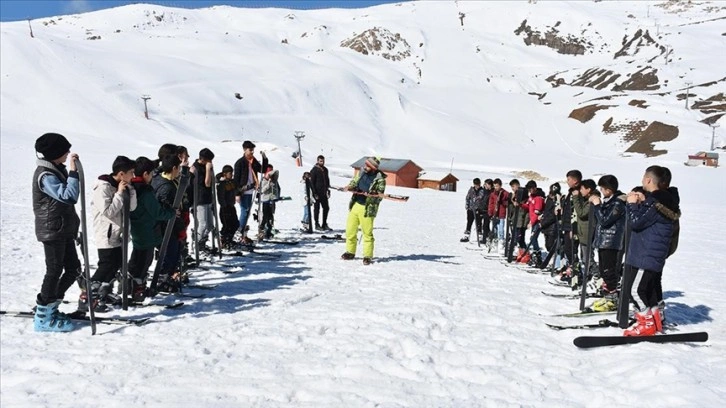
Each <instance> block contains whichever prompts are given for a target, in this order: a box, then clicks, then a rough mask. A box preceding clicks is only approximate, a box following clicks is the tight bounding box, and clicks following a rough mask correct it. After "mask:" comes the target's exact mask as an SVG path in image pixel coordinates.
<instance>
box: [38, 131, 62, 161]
mask: <svg viewBox="0 0 726 408" xmlns="http://www.w3.org/2000/svg"><path fill="white" fill-rule="evenodd" d="M70 150H71V144H70V142H68V139H66V138H65V136H63V135H61V134H58V133H46V134H44V135H43V136H41V137H39V138H38V139H37V140H36V141H35V151H36V152H38V153H40V154H42V155H43V158H44V159H46V160H55V159H57V158H59V157H61V156H63V155H64V154H66V153H68V152H69V151H70Z"/></svg>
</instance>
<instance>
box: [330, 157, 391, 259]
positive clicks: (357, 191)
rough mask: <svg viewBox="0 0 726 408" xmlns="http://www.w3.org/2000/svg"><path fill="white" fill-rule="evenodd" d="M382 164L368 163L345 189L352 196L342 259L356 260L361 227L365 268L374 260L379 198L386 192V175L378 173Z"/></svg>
mask: <svg viewBox="0 0 726 408" xmlns="http://www.w3.org/2000/svg"><path fill="white" fill-rule="evenodd" d="M380 164H381V161H380V160H379V159H377V158H375V157H369V158H367V159H366V161H365V164H364V165H363V168H361V170H360V171H359V172H358V174H357V175H356V176H355V177H353V180H351V181H350V183H348V185H347V186H346V187H344V188H343V190H344V191H351V192H353V196H352V197H351V199H350V204H349V205H348V208H349V210H350V211H349V212H348V221H347V222H346V226H345V253H344V254H343V255H342V256H341V258H342V259H345V260H351V259H353V258H355V251H356V247H357V245H358V226H359V225H360V229H361V231H362V232H363V238H362V239H363V265H370V264H371V262H372V259H373V243H374V241H375V239H374V238H373V221H374V220H375V218H376V214H378V205H379V204H380V202H381V200H382V198H381V197H380V195H381V194H383V193H384V192H385V191H386V175H385V174H384V173H383V172H381V171H380V170H378V166H379V165H380Z"/></svg>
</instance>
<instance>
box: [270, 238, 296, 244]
mask: <svg viewBox="0 0 726 408" xmlns="http://www.w3.org/2000/svg"><path fill="white" fill-rule="evenodd" d="M263 242H265V243H268V244H280V245H297V244H299V243H300V241H292V240H284V239H266V240H264V241H263Z"/></svg>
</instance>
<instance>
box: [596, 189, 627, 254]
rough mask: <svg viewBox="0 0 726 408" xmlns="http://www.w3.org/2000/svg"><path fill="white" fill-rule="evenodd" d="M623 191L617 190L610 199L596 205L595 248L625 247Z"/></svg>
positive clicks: (619, 248) (624, 196) (618, 248)
mask: <svg viewBox="0 0 726 408" xmlns="http://www.w3.org/2000/svg"><path fill="white" fill-rule="evenodd" d="M626 197H627V196H626V195H625V194H623V193H622V192H621V191H616V192H615V193H614V194H613V195H612V196H611V197H610V199H608V200H607V201H604V200H603V201H602V203H601V204H599V205H596V206H595V211H594V214H595V220H593V222H595V237H594V238H593V240H592V246H593V248H598V249H617V250H621V249H623V237H624V236H625V198H626Z"/></svg>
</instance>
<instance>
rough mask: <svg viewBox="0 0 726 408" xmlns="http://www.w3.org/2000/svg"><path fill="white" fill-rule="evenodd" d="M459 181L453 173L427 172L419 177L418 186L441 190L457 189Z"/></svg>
mask: <svg viewBox="0 0 726 408" xmlns="http://www.w3.org/2000/svg"><path fill="white" fill-rule="evenodd" d="M457 181H459V179H458V178H456V177H455V176H454V175H453V174H451V173H437V172H428V171H427V172H425V173H423V174H422V175H420V176H419V177H418V188H432V189H434V190H441V191H456V182H457Z"/></svg>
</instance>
